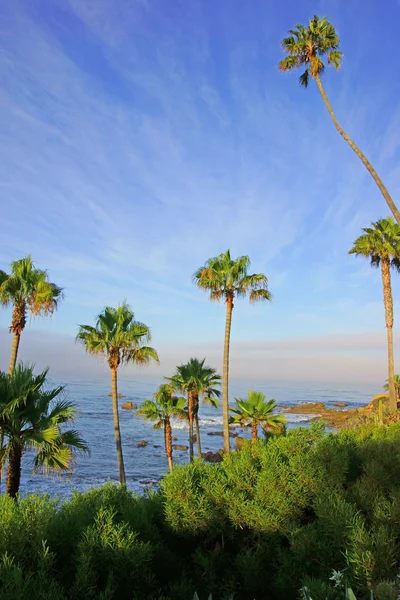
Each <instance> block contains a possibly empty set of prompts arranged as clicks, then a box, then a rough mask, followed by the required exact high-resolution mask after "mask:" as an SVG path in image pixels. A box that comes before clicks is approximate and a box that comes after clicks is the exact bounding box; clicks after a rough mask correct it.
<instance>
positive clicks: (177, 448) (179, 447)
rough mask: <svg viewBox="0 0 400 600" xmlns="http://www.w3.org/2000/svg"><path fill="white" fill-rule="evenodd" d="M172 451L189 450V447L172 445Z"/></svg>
mask: <svg viewBox="0 0 400 600" xmlns="http://www.w3.org/2000/svg"><path fill="white" fill-rule="evenodd" d="M172 447H173V449H174V450H189V446H185V444H172Z"/></svg>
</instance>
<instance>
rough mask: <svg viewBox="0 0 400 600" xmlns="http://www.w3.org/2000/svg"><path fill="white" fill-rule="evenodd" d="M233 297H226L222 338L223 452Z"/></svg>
mask: <svg viewBox="0 0 400 600" xmlns="http://www.w3.org/2000/svg"><path fill="white" fill-rule="evenodd" d="M232 310H233V298H232V297H231V296H227V298H226V320H225V340H224V366H223V372H222V419H223V429H224V452H226V453H227V454H228V453H229V452H230V449H231V448H230V440H229V347H230V340H231V324H232Z"/></svg>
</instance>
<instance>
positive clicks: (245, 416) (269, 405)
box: [230, 390, 286, 429]
mask: <svg viewBox="0 0 400 600" xmlns="http://www.w3.org/2000/svg"><path fill="white" fill-rule="evenodd" d="M235 400H236V404H237V408H231V409H230V411H231V413H232V417H231V423H235V424H238V425H242V426H248V425H253V424H255V423H257V424H260V423H264V424H265V425H266V426H268V427H270V428H271V429H275V428H276V427H278V426H279V425H282V424H284V423H286V419H285V417H284V416H283V415H274V414H273V411H274V409H275V407H276V403H275V400H268V401H265V394H263V392H255V391H254V390H249V394H248V397H247V398H235Z"/></svg>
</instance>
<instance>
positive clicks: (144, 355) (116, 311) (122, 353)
mask: <svg viewBox="0 0 400 600" xmlns="http://www.w3.org/2000/svg"><path fill="white" fill-rule="evenodd" d="M134 317H135V315H134V313H133V311H132V309H131V307H130V306H128V304H126V303H123V304H121V305H120V306H118V308H113V307H111V306H106V308H105V309H104V310H103V312H102V313H100V314H99V316H98V317H97V320H96V325H95V327H92V326H91V325H80V326H79V332H78V335H77V336H76V340H77V341H78V342H81V343H83V344H84V345H85V348H86V351H87V352H89V353H90V354H100V355H103V356H105V357H107V361H108V366H109V367H110V369H111V384H112V388H111V394H112V406H113V418H114V434H115V444H116V448H117V460H118V470H119V480H120V483H125V481H126V478H125V467H124V457H123V453H122V442H121V430H120V426H119V413H118V386H117V370H118V367H119V365H120V364H126V363H129V362H133V363H136V364H139V365H146V364H148V363H149V362H150V361H151V360H155V361H157V362H158V354H157V352H156V351H155V350H154V348H151V347H150V346H146V345H144V344H146V343H147V342H149V341H150V340H151V335H150V329H149V328H148V327H147V325H145V324H144V323H140V322H139V321H135V320H134Z"/></svg>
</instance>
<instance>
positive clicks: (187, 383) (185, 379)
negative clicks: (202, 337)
mask: <svg viewBox="0 0 400 600" xmlns="http://www.w3.org/2000/svg"><path fill="white" fill-rule="evenodd" d="M205 360H206V359H205V358H203V360H199V359H198V358H191V359H190V360H189V361H188V362H187V363H186V364H185V365H180V366H179V367H177V368H176V372H175V374H174V375H173V376H172V377H166V379H167V381H169V382H170V384H171V385H172V386H173V388H174V389H175V390H179V391H181V392H185V393H187V395H188V416H189V455H190V460H191V461H192V460H193V424H194V425H195V427H196V443H197V452H198V455H199V457H200V458H201V439H200V425H199V399H200V398H201V397H202V398H203V402H209V403H210V404H211V405H212V406H215V407H217V406H218V398H219V397H220V396H221V392H220V391H219V390H218V389H217V386H219V385H220V382H221V376H220V375H218V374H217V372H216V370H215V369H213V368H212V367H209V366H207V365H204V363H205Z"/></svg>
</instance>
